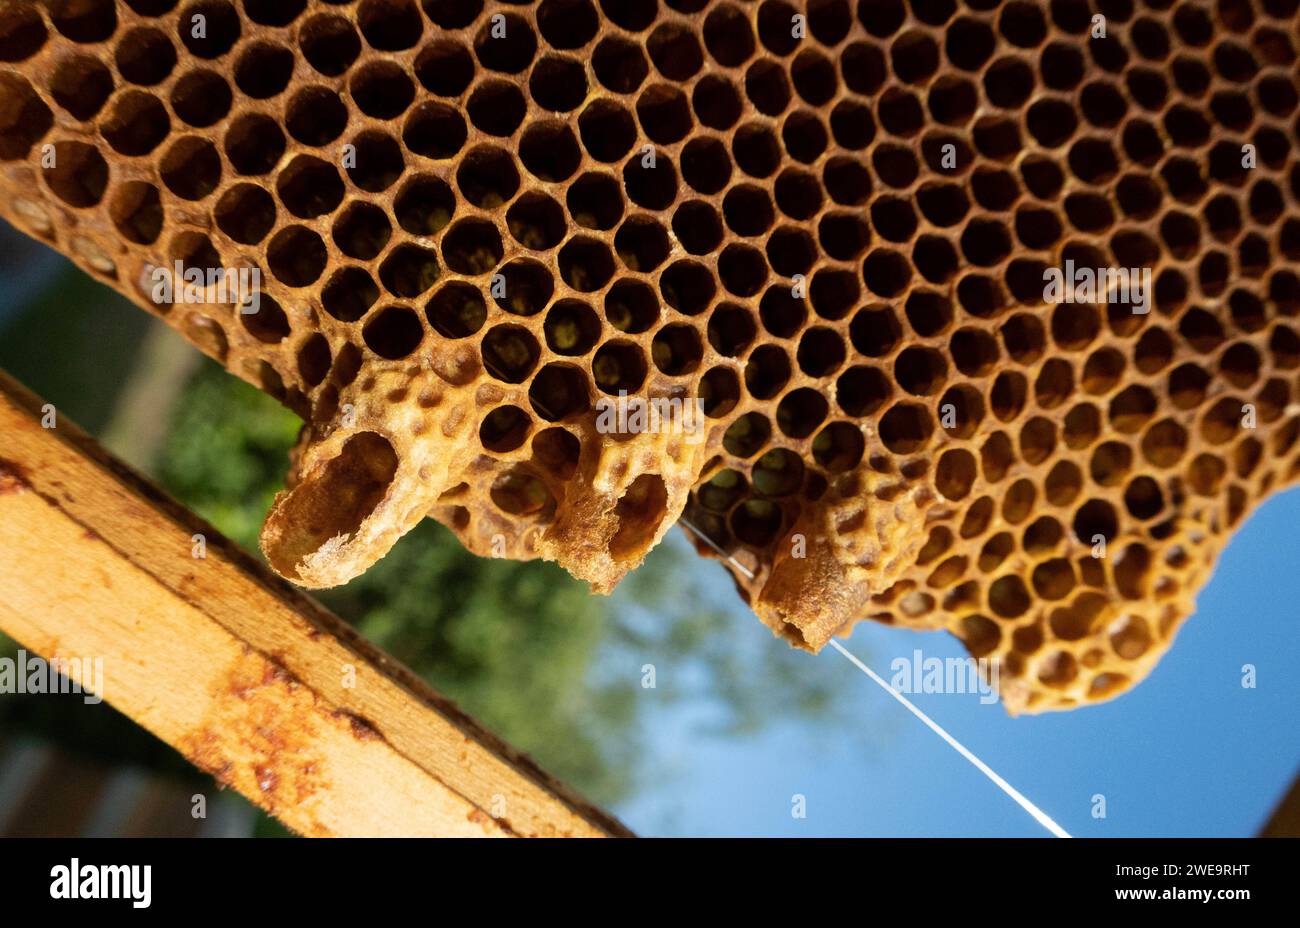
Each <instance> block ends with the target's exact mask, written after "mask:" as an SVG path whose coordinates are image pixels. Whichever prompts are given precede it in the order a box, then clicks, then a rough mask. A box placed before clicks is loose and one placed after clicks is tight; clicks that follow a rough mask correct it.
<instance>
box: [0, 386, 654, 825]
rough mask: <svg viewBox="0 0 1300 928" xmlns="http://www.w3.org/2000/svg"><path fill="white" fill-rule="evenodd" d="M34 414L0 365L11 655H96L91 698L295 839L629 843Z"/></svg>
mask: <svg viewBox="0 0 1300 928" xmlns="http://www.w3.org/2000/svg"><path fill="white" fill-rule="evenodd" d="M41 405H42V404H41V401H40V400H39V399H38V398H37V397H35V396H34V395H33V394H32V393H31V392H30V391H28V390H27V389H26V388H25V387H23V386H22V385H21V384H19V383H17V382H16V381H14V380H13V379H12V378H11V377H9V376H8V375H7V374H4V373H3V372H2V371H0V628H3V629H4V630H5V631H6V632H7V633H8V634H10V635H11V636H12V637H13V638H15V639H16V640H17V641H19V642H20V643H21V644H22V645H23V646H24V647H26V648H27V649H28V650H30V651H32V652H35V653H37V654H40V655H41V656H43V657H45V658H47V659H55V658H60V659H70V658H83V659H91V660H93V659H95V658H102V659H103V665H102V666H103V673H102V681H103V683H102V689H103V692H102V694H101V695H102V696H103V697H104V699H105V700H107V701H108V702H109V703H111V704H112V705H113V706H115V707H116V708H117V709H119V710H120V711H122V712H123V713H125V714H126V715H128V716H130V717H131V718H132V719H134V720H135V721H136V722H138V723H139V724H140V725H142V726H144V727H145V728H147V729H148V730H149V731H151V732H153V733H154V734H155V735H157V736H158V737H160V738H162V739H163V740H164V741H166V742H167V743H169V744H171V745H172V746H174V747H175V748H176V749H177V750H179V751H180V752H181V753H182V754H184V755H185V757H186V758H188V759H189V760H190V761H191V762H192V763H194V764H195V765H196V766H198V767H199V768H201V769H203V770H205V771H207V772H209V773H211V774H212V775H214V776H215V777H216V778H217V779H218V780H219V781H220V782H221V783H223V784H225V785H228V786H230V787H232V788H233V789H236V790H238V791H239V792H241V793H242V794H244V795H245V796H247V797H248V798H249V799H250V800H252V801H253V802H254V803H256V804H257V805H259V806H261V807H262V808H264V809H266V810H267V811H268V812H270V813H271V814H273V815H275V816H276V817H277V818H278V819H279V820H280V821H281V822H283V823H284V824H285V825H287V826H288V827H290V828H292V829H293V830H294V831H297V832H299V833H301V834H304V835H376V836H378V835H392V836H396V835H408V836H409V835H442V836H452V835H456V836H490V835H501V836H544V837H551V836H554V837H559V836H629V835H630V832H629V831H628V830H627V829H626V828H625V827H624V826H623V825H621V824H620V823H619V822H618V821H617V820H615V819H614V818H613V817H611V816H609V815H608V814H606V813H604V812H602V811H601V810H600V809H598V808H596V807H595V806H593V805H591V804H590V803H588V802H586V801H584V800H583V799H581V798H580V797H578V796H576V795H575V794H573V793H572V792H570V791H569V790H568V789H566V788H565V787H563V786H562V785H561V784H559V783H557V782H556V781H555V780H554V779H552V778H551V777H550V776H548V775H547V774H546V773H544V772H543V771H542V770H541V769H540V768H539V767H538V766H537V765H536V764H535V763H533V761H532V760H531V759H529V758H528V757H527V756H526V755H524V754H522V753H520V752H518V751H516V750H514V749H513V748H511V747H510V746H509V745H507V744H505V743H504V742H502V741H501V740H500V739H498V738H497V737H495V736H494V735H492V734H491V733H490V732H488V731H486V730H484V729H483V728H482V727H481V726H480V725H478V724H477V723H476V722H474V720H473V719H471V718H469V717H468V716H466V715H465V714H464V713H462V712H461V711H460V710H458V709H457V708H456V707H455V706H454V705H453V704H452V703H451V702H450V701H448V700H447V699H445V698H443V697H442V696H439V695H438V694H437V693H436V692H434V691H433V690H432V689H430V688H429V687H428V686H427V685H426V684H425V683H424V682H423V681H422V680H420V679H419V678H418V677H416V676H415V675H414V674H413V673H411V672H410V671H409V670H408V669H406V668H405V667H403V666H401V665H400V664H398V663H397V662H396V661H394V660H393V659H392V658H390V657H388V656H387V655H385V654H384V653H383V652H381V651H380V650H378V649H377V648H375V647H374V646H372V645H370V644H369V643H368V642H366V641H365V640H364V639H362V638H361V637H360V636H359V635H358V634H357V633H356V632H355V631H354V630H353V629H352V628H351V627H350V626H348V625H347V624H346V623H344V622H343V621H342V620H341V619H339V618H338V617H336V616H335V615H333V614H332V613H330V612H328V611H327V610H325V609H324V608H323V607H321V606H320V605H319V604H317V603H316V602H314V601H313V600H311V599H309V598H308V597H307V596H305V595H303V594H302V593H301V592H299V591H298V590H297V589H295V588H294V587H292V586H291V585H289V584H288V583H286V582H285V581H284V580H281V579H280V578H278V577H276V576H275V575H274V574H273V573H271V572H270V571H269V570H268V569H266V568H265V567H264V566H263V565H262V564H260V563H259V562H258V561H256V560H255V559H254V558H252V557H250V556H249V555H248V554H246V553H245V552H243V551H242V550H240V549H239V548H238V547H237V546H236V545H234V544H233V543H231V542H229V541H227V540H226V539H224V538H223V537H222V536H221V535H220V533H218V532H217V531H216V530H215V529H213V528H212V527H211V526H210V525H208V524H207V523H205V522H204V521H203V520H201V519H199V518H198V517H197V516H195V515H194V514H193V513H191V512H189V511H188V510H186V509H185V508H184V507H182V506H180V505H179V504H178V503H176V502H175V501H174V500H172V499H171V498H170V497H168V496H167V495H166V494H164V493H163V492H162V491H161V490H159V489H158V488H157V487H156V486H154V485H153V484H152V483H150V482H149V481H148V480H146V479H144V478H143V477H141V476H140V475H138V474H136V473H135V472H134V471H132V470H131V469H130V468H128V467H127V466H126V465H124V464H123V463H121V462H120V461H118V460H116V459H115V458H113V457H112V456H111V455H110V454H108V452H106V451H105V450H104V449H103V448H101V447H100V446H99V445H98V444H96V443H95V441H94V440H93V439H91V438H90V437H89V436H87V435H86V434H85V433H84V432H82V431H81V430H80V429H79V428H77V427H76V426H75V425H73V424H72V423H70V422H68V421H67V420H65V419H63V418H62V417H61V416H60V417H58V418H57V420H56V425H55V427H53V428H43V427H42V425H41ZM195 535H202V536H204V546H205V547H206V553H205V556H204V557H202V558H198V557H195V556H194V554H195V543H194V541H193V540H192V538H193V536H195ZM74 666H75V664H74Z"/></svg>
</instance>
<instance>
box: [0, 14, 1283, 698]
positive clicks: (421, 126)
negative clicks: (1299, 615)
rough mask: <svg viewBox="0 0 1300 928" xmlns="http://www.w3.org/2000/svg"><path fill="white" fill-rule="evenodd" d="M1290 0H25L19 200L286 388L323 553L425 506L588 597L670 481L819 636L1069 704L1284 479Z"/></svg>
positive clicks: (344, 566) (785, 622) (681, 510)
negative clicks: (170, 279) (688, 405)
mask: <svg viewBox="0 0 1300 928" xmlns="http://www.w3.org/2000/svg"><path fill="white" fill-rule="evenodd" d="M1298 3H1300V0H1224V2H1218V3H1208V2H1207V3H1174V2H1168V0H1148V2H1145V3H1142V4H1138V3H1135V2H1131V0H1097V2H1093V3H1088V2H1083V0H1052V2H1050V3H1031V2H1025V0H1012V2H1006V3H998V2H994V0H966V2H964V3H962V4H958V3H957V2H956V0H913V2H908V3H905V2H903V0H861V2H858V3H856V4H850V3H849V2H848V0H808V2H806V3H791V2H785V0H761V2H758V0H750V2H742V0H718V2H708V0H662V2H657V0H600V2H599V4H597V2H596V0H542V2H539V3H523V2H521V3H483V2H481V0H421V2H417V0H355V2H349V0H242V2H238V3H237V2H235V0H118V2H113V0H43V2H34V0H0V188H2V189H3V193H4V197H3V202H2V203H0V212H3V214H4V215H5V216H6V218H8V219H9V220H10V221H11V222H12V223H14V224H15V225H16V226H18V227H19V228H21V229H24V230H26V231H27V232H28V233H29V234H31V235H33V236H35V237H37V238H39V239H41V240H43V241H45V242H48V243H49V244H51V245H52V246H54V247H56V248H58V249H59V250H61V251H63V252H64V253H66V254H68V255H69V256H70V257H71V258H72V259H73V260H74V261H76V262H77V263H78V264H79V265H80V266H81V267H82V268H84V269H85V270H86V271H87V272H88V273H89V274H91V275H93V276H95V277H96V278H98V279H100V280H102V281H104V282H105V283H107V284H109V285H111V286H113V287H115V288H117V289H118V290H120V291H121V292H123V293H125V294H126V295H128V296H129V297H131V298H133V299H134V300H135V301H136V302H137V303H139V304H140V305H141V306H143V307H144V308H145V309H147V310H149V311H150V312H153V313H155V314H156V315H158V316H159V317H160V318H161V319H163V320H164V321H165V322H166V323H167V324H168V325H170V326H172V327H173V328H174V329H175V330H177V331H178V332H180V333H181V334H182V335H184V336H185V337H186V338H187V339H189V340H190V341H191V342H193V343H194V344H195V345H197V346H198V347H199V348H201V349H202V350H203V351H205V352H206V353H207V354H209V355H210V356H212V357H213V358H215V359H217V360H218V361H220V362H222V363H223V364H225V365H226V366H227V367H228V368H229V369H230V370H231V371H232V372H233V373H234V374H236V375H238V376H240V377H242V378H244V379H245V380H247V381H249V382H251V383H253V384H254V385H256V386H258V387H260V388H261V389H263V390H265V391H266V392H267V393H269V394H271V395H273V396H275V397H276V398H277V399H279V400H280V401H282V402H283V403H285V404H286V405H287V406H289V407H290V408H292V409H293V410H295V411H296V412H298V413H299V414H300V415H301V416H302V418H303V419H304V421H305V423H306V424H305V426H304V430H303V434H302V438H301V440H300V443H299V445H298V447H297V449H296V450H295V452H294V455H293V460H292V462H291V472H290V475H289V480H288V489H287V491H286V492H285V493H282V494H281V495H280V496H279V497H278V498H277V500H276V502H275V504H274V506H273V508H272V510H271V512H270V514H269V515H268V517H267V521H266V525H265V529H264V532H263V537H262V543H263V549H264V551H265V553H266V555H267V557H268V560H269V561H270V563H271V565H272V566H273V567H274V568H275V569H276V570H277V571H278V572H280V573H281V574H282V575H284V576H285V577H287V578H289V579H291V580H293V581H295V582H297V583H300V584H302V585H304V586H309V587H324V586H330V585H334V584H338V583H342V582H344V581H346V580H348V579H349V578H351V577H353V576H355V575H356V574H358V573H360V572H361V571H363V570H365V568H366V567H367V566H369V565H370V564H371V563H373V562H374V561H375V560H376V559H378V558H379V557H381V556H382V555H383V554H384V553H385V552H386V551H387V550H388V548H389V547H390V546H391V545H392V544H393V543H394V542H395V541H396V540H397V538H398V537H400V536H401V535H402V534H403V533H404V532H405V531H407V530H408V529H410V528H411V527H412V526H413V525H414V524H416V523H417V522H418V521H419V520H420V519H422V518H424V517H426V516H431V517H433V518H436V519H438V520H440V521H442V522H443V523H445V524H446V525H448V526H449V527H450V528H451V529H452V530H453V531H455V532H456V534H457V535H458V536H459V537H460V539H461V540H462V541H463V543H464V544H465V545H466V546H468V547H469V548H470V549H471V550H473V551H475V552H477V553H479V554H483V555H494V556H505V557H511V558H531V557H543V558H548V559H551V560H555V561H558V562H559V563H560V564H562V565H563V566H564V567H566V568H567V569H568V570H569V571H570V572H572V573H573V574H575V575H576V576H578V577H581V578H583V579H585V580H587V581H588V582H589V583H590V584H591V585H592V587H593V588H594V589H596V590H598V591H607V590H609V589H611V588H612V587H613V586H614V585H615V584H616V583H617V582H618V580H619V579H620V578H621V577H622V576H623V575H624V574H625V573H626V572H627V571H628V570H630V569H632V568H633V567H635V566H636V565H637V564H638V563H639V562H640V561H641V560H642V558H643V557H644V555H645V553H646V552H647V551H648V550H649V549H650V548H651V547H652V546H653V545H655V544H656V543H657V542H658V541H659V540H660V539H661V538H662V537H663V535H664V534H665V532H666V531H667V530H668V529H669V528H670V527H671V526H672V525H673V524H674V523H675V522H677V521H678V520H679V519H681V520H682V521H683V522H684V524H685V526H686V529H687V531H688V534H689V535H690V537H691V539H692V540H693V542H694V543H695V545H696V547H697V548H698V550H699V551H700V552H701V553H702V554H705V555H708V556H714V557H720V558H721V559H722V560H723V563H725V564H726V565H727V567H728V569H729V570H730V571H731V572H732V574H733V576H734V578H735V580H736V583H737V586H738V589H739V591H740V593H741V594H742V595H743V596H744V598H745V599H746V601H747V602H749V603H750V604H751V606H752V607H753V608H754V610H755V611H756V612H757V614H758V615H759V616H760V617H761V618H762V620H763V621H764V622H765V623H766V624H767V625H769V626H770V627H771V628H772V629H773V631H774V632H776V633H777V634H779V635H781V636H783V637H784V638H786V639H787V640H789V641H790V642H791V643H792V644H794V645H797V646H799V647H803V648H808V649H811V650H817V649H819V648H820V647H822V646H823V645H824V644H825V643H826V642H827V641H828V640H829V638H830V636H832V635H835V634H847V632H848V631H849V629H850V628H851V627H852V625H853V623H854V622H855V621H857V620H859V619H862V618H871V619H875V620H877V621H880V622H885V623H891V624H897V625H902V626H907V627H913V628H918V629H940V628H945V629H948V630H949V631H951V632H952V633H954V634H955V635H957V636H958V637H959V638H960V639H961V640H962V641H963V642H964V643H965V645H966V647H967V648H968V650H969V651H970V653H971V654H972V655H974V656H977V657H989V658H997V659H998V660H999V661H1000V662H1001V665H1000V666H1001V689H1002V695H1003V698H1004V701H1005V702H1006V704H1007V706H1008V708H1009V709H1010V710H1011V711H1014V712H1022V711H1023V712H1037V711H1042V710H1047V709H1066V708H1070V707H1073V706H1077V705H1081V704H1085V703H1091V702H1097V701H1100V700H1104V699H1107V698H1110V697H1112V696H1114V695H1116V694H1118V693H1120V692H1122V691H1124V690H1126V689H1127V688H1129V687H1131V686H1132V685H1134V684H1135V683H1136V682H1137V681H1139V680H1140V679H1142V678H1143V677H1144V676H1145V675H1146V674H1147V673H1148V672H1149V671H1150V670H1151V668H1152V667H1153V666H1154V664H1155V662H1156V661H1157V660H1158V659H1159V657H1160V656H1161V655H1162V654H1163V653H1164V651H1165V650H1166V649H1167V648H1168V647H1169V645H1170V642H1171V639H1172V637H1173V635H1174V633H1175V632H1176V630H1177V628H1178V626H1179V625H1180V623H1181V622H1182V620H1183V619H1184V618H1185V617H1186V616H1188V615H1189V614H1190V613H1191V611H1192V609H1193V600H1194V596H1195V593H1196V591H1197V590H1198V588H1199V587H1200V586H1201V585H1202V584H1203V583H1204V582H1205V580H1206V578H1207V576H1208V574H1209V572H1210V570H1211V569H1212V566H1213V563H1214V560H1215V557H1216V555H1217V552H1218V551H1219V549H1220V548H1221V547H1222V545H1223V544H1224V543H1225V541H1226V539H1227V538H1228V536H1229V535H1230V533H1231V531H1232V530H1233V528H1234V527H1235V526H1236V525H1237V524H1238V523H1239V522H1240V521H1241V520H1242V518H1243V517H1244V516H1245V515H1246V514H1247V513H1248V512H1249V511H1250V510H1251V509H1252V508H1253V507H1254V506H1255V505H1256V504H1258V503H1259V502H1260V500H1262V499H1263V498H1264V497H1265V496H1267V495H1268V494H1269V493H1270V492H1271V491H1273V490H1276V489H1278V488H1280V487H1282V486H1284V485H1287V484H1289V483H1291V482H1293V481H1294V479H1295V476H1296V471H1297V459H1296V456H1295V455H1296V452H1297V449H1296V439H1297V437H1298V436H1300V406H1298V405H1297V403H1296V399H1295V396H1296V394H1295V391H1296V388H1297V386H1300V381H1298V379H1297V378H1298V369H1300V332H1298V329H1300V320H1297V318H1296V316H1297V313H1298V312H1300V277H1298V276H1297V273H1296V271H1295V267H1294V266H1295V263H1296V262H1297V260H1300V209H1298V208H1297V201H1298V200H1300V164H1298V163H1297V160H1296V158H1295V156H1294V154H1293V146H1294V143H1295V140H1296V138H1297V137H1298V136H1300V121H1298V120H1297V100H1298V95H1297V76H1296V75H1297V73H1298V72H1297V63H1296V44H1297V36H1300V30H1298V29H1297V5H1298ZM176 262H181V267H182V268H184V267H191V268H193V267H197V268H219V267H226V268H255V269H257V270H258V271H259V272H260V273H261V288H260V302H259V303H258V305H257V306H256V311H255V312H250V311H248V310H249V309H250V308H252V307H251V305H237V303H238V300H235V299H230V298H229V297H230V294H229V293H225V294H224V295H223V294H222V293H221V292H220V289H219V288H214V287H203V286H202V285H200V287H199V290H198V295H199V296H202V297H204V299H203V300H194V299H189V298H188V297H187V298H183V299H176V293H175V292H173V294H172V295H171V298H170V299H166V300H163V301H162V302H158V301H157V299H156V291H155V290H153V289H152V284H153V282H154V281H156V279H157V278H156V276H155V271H156V269H157V268H172V267H175V266H176ZM1067 262H1069V264H1067ZM1069 266H1073V267H1077V268H1089V269H1106V268H1123V269H1128V268H1134V269H1144V268H1145V269H1149V271H1150V278H1149V287H1148V288H1147V290H1146V292H1145V299H1144V300H1143V299H1142V298H1139V297H1138V296H1136V295H1134V294H1131V293H1130V294H1128V295H1127V298H1125V294H1123V293H1121V292H1120V291H1118V290H1116V289H1107V290H1106V291H1105V293H1100V292H1097V293H1093V294H1092V295H1091V296H1088V297H1086V298H1083V299H1081V300H1078V301H1075V302H1049V301H1048V297H1047V291H1046V290H1045V283H1044V282H1045V279H1046V277H1045V274H1046V272H1048V270H1049V269H1051V268H1062V267H1069ZM207 283H211V281H209V282H207ZM1143 310H1146V311H1145V312H1144V311H1143ZM621 393H625V394H626V395H628V396H631V397H634V398H642V399H645V398H653V399H666V400H672V399H677V400H685V401H695V400H698V401H700V403H701V404H702V408H703V413H704V416H705V420H704V421H705V428H704V429H703V430H702V431H701V432H698V433H695V434H691V433H689V432H688V431H686V430H684V429H677V428H669V427H665V428H661V429H659V430H657V431H647V430H643V431H633V430H627V431H615V432H612V433H611V432H610V431H609V430H608V429H602V428H601V427H600V423H599V417H598V412H597V410H598V406H599V402H598V401H600V400H601V399H602V398H610V397H618V396H620V394H621ZM683 408H684V407H683ZM684 417H685V413H684V412H683V413H682V418H681V419H672V418H671V417H670V419H669V420H667V422H666V423H665V424H666V425H670V426H677V425H684V424H685V421H686V420H685V418H684Z"/></svg>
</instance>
